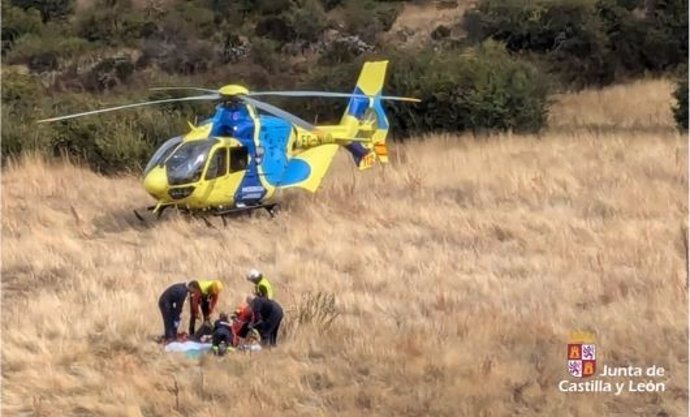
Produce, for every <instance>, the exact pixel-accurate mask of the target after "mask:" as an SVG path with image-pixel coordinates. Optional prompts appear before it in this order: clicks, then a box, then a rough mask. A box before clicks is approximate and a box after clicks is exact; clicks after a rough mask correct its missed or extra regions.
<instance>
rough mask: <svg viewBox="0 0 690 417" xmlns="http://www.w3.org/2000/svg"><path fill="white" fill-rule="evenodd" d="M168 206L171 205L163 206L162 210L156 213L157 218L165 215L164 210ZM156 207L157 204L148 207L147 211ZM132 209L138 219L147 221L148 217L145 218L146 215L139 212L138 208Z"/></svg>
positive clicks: (143, 221)
mask: <svg viewBox="0 0 690 417" xmlns="http://www.w3.org/2000/svg"><path fill="white" fill-rule="evenodd" d="M168 207H169V206H161V208H160V210H159V211H158V212H157V213H156V219H160V218H161V216H162V215H163V212H164V211H165V209H167V208H168ZM155 209H156V206H148V207H146V211H154V210H155ZM132 211H133V212H134V215H135V216H137V219H139V221H141V222H142V223H146V219H144V217H143V216H142V215H141V214H139V212H138V211H136V210H132Z"/></svg>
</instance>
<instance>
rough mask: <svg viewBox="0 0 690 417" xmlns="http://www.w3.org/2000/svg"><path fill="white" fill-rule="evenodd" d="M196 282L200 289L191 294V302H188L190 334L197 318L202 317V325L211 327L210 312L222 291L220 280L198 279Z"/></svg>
mask: <svg viewBox="0 0 690 417" xmlns="http://www.w3.org/2000/svg"><path fill="white" fill-rule="evenodd" d="M197 282H198V283H199V288H200V290H201V291H198V292H196V293H194V294H192V299H191V303H190V304H189V308H190V313H191V314H190V315H191V318H190V320H189V334H190V335H193V334H195V332H194V330H195V328H196V320H197V319H198V318H201V317H203V326H206V327H211V314H213V312H214V311H215V309H216V306H217V305H218V299H219V296H220V293H221V292H222V291H223V283H222V282H220V280H217V279H213V280H199V281H197ZM199 307H201V309H200V308H199ZM199 310H201V311H199Z"/></svg>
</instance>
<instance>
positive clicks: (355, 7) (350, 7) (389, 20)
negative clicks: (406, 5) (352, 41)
mask: <svg viewBox="0 0 690 417" xmlns="http://www.w3.org/2000/svg"><path fill="white" fill-rule="evenodd" d="M400 10H401V6H400V5H399V4H385V3H377V2H375V1H374V0H347V1H346V2H345V4H344V6H343V19H344V22H345V29H346V30H347V32H348V33H349V34H351V35H357V36H359V37H361V38H362V39H363V40H364V41H365V42H368V43H373V42H374V41H375V40H376V37H377V36H378V34H379V33H380V32H385V31H388V30H390V28H391V26H393V23H394V22H395V19H396V18H397V16H398V14H399V13H400Z"/></svg>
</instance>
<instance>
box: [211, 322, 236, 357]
mask: <svg viewBox="0 0 690 417" xmlns="http://www.w3.org/2000/svg"><path fill="white" fill-rule="evenodd" d="M234 339H235V338H234V336H233V334H232V324H231V323H230V320H229V319H228V315H227V313H221V314H220V317H219V318H218V320H216V322H215V323H213V337H212V339H211V344H212V350H213V354H214V355H218V356H223V355H225V353H226V352H227V350H228V348H229V347H231V346H233V342H234Z"/></svg>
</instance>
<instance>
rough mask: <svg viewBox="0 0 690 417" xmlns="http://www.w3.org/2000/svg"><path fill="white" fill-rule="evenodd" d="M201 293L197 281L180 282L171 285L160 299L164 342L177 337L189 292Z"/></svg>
mask: <svg viewBox="0 0 690 417" xmlns="http://www.w3.org/2000/svg"><path fill="white" fill-rule="evenodd" d="M196 293H199V294H200V293H201V288H200V287H199V283H198V282H197V281H190V282H188V283H184V282H180V283H178V284H174V285H171V286H170V287H168V288H167V289H166V290H165V291H163V294H161V296H160V298H159V299H158V307H159V308H160V310H161V315H162V316H163V327H164V329H165V330H164V334H163V337H162V338H161V339H160V341H161V342H163V343H169V342H173V341H175V340H176V339H177V328H178V327H179V326H180V316H181V315H182V307H183V306H184V302H185V300H186V299H187V295H188V294H196Z"/></svg>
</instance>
